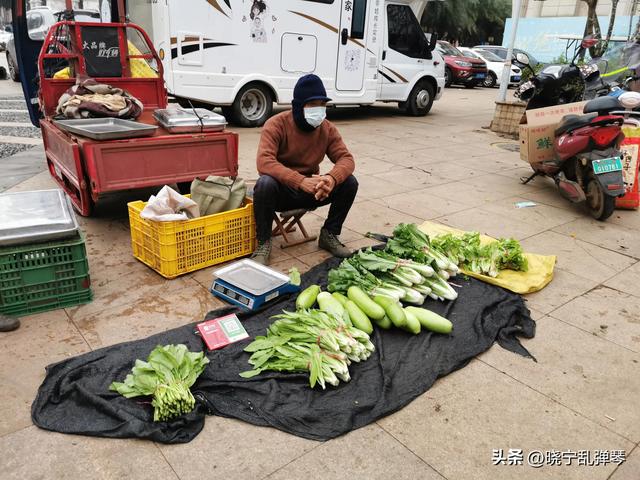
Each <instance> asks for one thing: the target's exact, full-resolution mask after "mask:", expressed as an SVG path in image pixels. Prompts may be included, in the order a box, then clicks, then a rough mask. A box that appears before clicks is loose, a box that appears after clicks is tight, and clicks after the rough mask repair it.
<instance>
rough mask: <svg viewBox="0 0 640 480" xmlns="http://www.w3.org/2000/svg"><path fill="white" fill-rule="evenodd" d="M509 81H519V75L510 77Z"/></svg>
mask: <svg viewBox="0 0 640 480" xmlns="http://www.w3.org/2000/svg"><path fill="white" fill-rule="evenodd" d="M511 81H512V82H519V81H520V75H518V76H517V77H511Z"/></svg>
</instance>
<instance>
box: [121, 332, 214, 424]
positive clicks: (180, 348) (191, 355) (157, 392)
mask: <svg viewBox="0 0 640 480" xmlns="http://www.w3.org/2000/svg"><path fill="white" fill-rule="evenodd" d="M208 363H209V359H208V358H207V357H205V356H204V353H203V352H190V351H189V350H188V349H187V347H186V346H185V345H182V344H180V345H165V346H160V345H159V346H157V347H156V348H154V349H153V351H152V352H151V353H150V354H149V358H147V361H146V362H144V361H142V360H136V362H135V365H134V367H133V369H132V370H131V373H130V374H128V375H127V376H126V378H125V379H124V382H123V383H119V382H113V383H112V384H111V385H110V386H109V390H113V391H116V392H118V393H119V394H121V395H123V396H124V397H126V398H132V397H139V396H149V395H151V396H153V400H152V401H151V405H152V406H153V420H154V421H156V422H158V421H166V420H170V419H171V418H174V417H177V416H179V415H182V414H184V413H189V412H191V411H192V410H193V408H194V406H195V399H194V398H193V395H192V394H191V391H190V390H189V389H190V388H191V386H192V385H193V384H194V383H195V381H196V379H197V378H198V377H199V376H200V374H201V373H202V372H203V371H204V368H205V366H206V365H207V364H208Z"/></svg>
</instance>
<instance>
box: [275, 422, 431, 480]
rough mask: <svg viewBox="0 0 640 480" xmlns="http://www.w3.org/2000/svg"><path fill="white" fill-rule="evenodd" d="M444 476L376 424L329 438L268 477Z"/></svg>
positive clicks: (374, 477)
mask: <svg viewBox="0 0 640 480" xmlns="http://www.w3.org/2000/svg"><path fill="white" fill-rule="evenodd" d="M317 476H321V477H322V478H323V479H327V480H329V479H336V480H337V479H344V478H362V479H364V478H366V479H371V480H373V479H380V480H387V479H390V478H393V479H398V480H400V479H408V480H409V479H411V480H413V479H418V478H419V479H425V480H427V479H434V480H435V479H443V478H444V477H442V476H441V475H440V474H438V472H436V471H435V470H433V469H432V468H431V467H430V466H429V465H427V464H425V463H424V462H423V461H422V460H420V459H419V458H418V457H416V456H415V455H413V454H412V453H411V452H410V451H409V450H407V449H406V448H405V447H404V446H403V445H402V444H400V443H399V442H398V441H397V440H395V439H394V438H393V437H392V436H391V435H389V434H388V433H386V432H385V431H384V430H382V429H381V428H380V427H379V426H377V425H369V426H367V427H364V428H360V429H358V430H355V431H352V432H350V433H348V434H346V435H344V436H342V437H339V438H336V439H334V440H329V441H328V442H325V443H323V444H321V445H319V446H318V447H317V448H314V449H313V450H311V451H310V452H308V453H306V454H305V455H303V456H302V457H300V458H298V459H297V460H294V461H293V462H291V463H290V464H288V465H287V466H285V467H284V468H282V469H281V470H278V471H276V472H275V473H273V474H271V475H270V476H269V477H267V478H268V479H269V480H278V479H282V480H288V479H291V478H316V477H317Z"/></svg>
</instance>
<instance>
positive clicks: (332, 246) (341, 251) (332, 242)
mask: <svg viewBox="0 0 640 480" xmlns="http://www.w3.org/2000/svg"><path fill="white" fill-rule="evenodd" d="M318 246H319V247H320V248H322V249H323V250H326V251H327V252H330V253H331V254H332V255H333V256H334V257H338V258H348V257H350V256H351V254H352V252H351V250H349V249H348V248H347V247H345V246H344V244H343V243H342V242H341V241H340V239H339V238H338V236H337V235H334V234H333V233H329V232H328V231H327V230H325V229H324V228H323V229H322V230H320V238H319V239H318Z"/></svg>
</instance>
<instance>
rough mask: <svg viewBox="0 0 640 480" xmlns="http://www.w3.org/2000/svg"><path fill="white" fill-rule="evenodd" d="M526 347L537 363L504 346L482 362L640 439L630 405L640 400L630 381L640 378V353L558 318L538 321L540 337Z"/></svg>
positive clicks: (526, 342)
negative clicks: (629, 401)
mask: <svg viewBox="0 0 640 480" xmlns="http://www.w3.org/2000/svg"><path fill="white" fill-rule="evenodd" d="M523 344H524V346H525V347H526V348H527V349H528V350H529V351H530V352H531V353H532V354H533V355H534V356H535V357H536V359H537V362H532V361H531V360H529V359H525V358H523V357H520V356H519V355H513V354H512V353H511V352H508V351H507V350H504V349H503V348H500V347H499V346H498V345H494V346H493V347H492V348H491V349H490V350H489V351H487V352H485V353H484V354H482V355H481V356H479V357H478V359H479V360H482V361H483V362H486V363H488V364H489V365H492V366H493V367H495V368H496V369H498V370H499V371H501V372H504V373H506V374H507V375H509V376H511V377H513V378H515V379H516V380H519V381H520V382H522V383H524V384H525V385H529V386H530V387H531V388H533V389H534V390H536V391H538V392H540V393H543V394H544V395H547V396H548V397H550V398H552V399H553V400H557V401H558V402H560V403H561V404H562V405H564V406H566V407H568V408H570V409H571V410H573V411H575V412H578V413H580V414H581V415H584V416H585V417H587V418H589V419H590V420H593V421H594V422H596V423H598V424H600V425H602V426H603V427H605V428H608V429H609V430H612V431H614V432H616V433H618V434H619V435H622V436H624V437H625V438H627V439H629V440H631V441H633V442H638V440H640V415H638V412H637V410H636V409H630V408H629V405H628V403H627V399H629V398H638V397H640V384H639V383H638V382H630V381H629V379H630V378H639V377H640V354H638V353H633V352H630V351H629V350H626V349H624V348H621V347H619V346H617V345H615V344H613V343H611V342H607V341H604V340H602V339H600V338H597V337H595V336H593V335H591V334H590V333H588V332H585V331H583V330H580V329H578V328H576V327H574V326H572V325H569V324H567V323H564V322H561V321H559V320H556V319H554V318H552V317H545V318H543V319H541V320H538V321H537V329H536V336H535V338H533V339H531V340H523ZM596 358H597V361H594V359H596ZM603 365H608V366H609V367H608V368H602V366H603ZM608 417H610V418H613V419H614V420H611V419H610V418H608Z"/></svg>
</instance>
